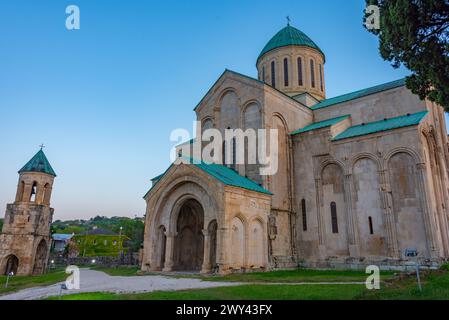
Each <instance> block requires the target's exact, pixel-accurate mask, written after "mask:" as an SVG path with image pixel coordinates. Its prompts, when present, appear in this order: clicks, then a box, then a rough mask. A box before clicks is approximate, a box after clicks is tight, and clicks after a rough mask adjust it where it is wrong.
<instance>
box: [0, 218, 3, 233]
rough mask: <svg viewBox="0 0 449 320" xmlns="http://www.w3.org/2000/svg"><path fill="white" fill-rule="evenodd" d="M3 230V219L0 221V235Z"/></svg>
mask: <svg viewBox="0 0 449 320" xmlns="http://www.w3.org/2000/svg"><path fill="white" fill-rule="evenodd" d="M2 229H3V219H0V233H1V232H2Z"/></svg>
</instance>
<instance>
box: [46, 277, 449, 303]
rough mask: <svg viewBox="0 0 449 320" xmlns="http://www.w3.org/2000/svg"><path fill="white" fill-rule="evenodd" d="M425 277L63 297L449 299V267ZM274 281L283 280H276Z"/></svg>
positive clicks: (87, 298) (135, 298) (100, 298)
mask: <svg viewBox="0 0 449 320" xmlns="http://www.w3.org/2000/svg"><path fill="white" fill-rule="evenodd" d="M302 271H304V270H302ZM307 271H312V270H307ZM317 272H318V271H317ZM351 272H352V271H351ZM275 273H279V272H275ZM241 276H243V275H241ZM326 276H327V277H326V279H329V278H330V275H329V274H327V275H326ZM273 278H274V277H273ZM317 278H318V277H317ZM259 279H260V278H259ZM270 279H271V277H270ZM296 279H298V278H296ZM321 280H323V278H321ZM340 280H341V279H340ZM258 281H259V280H258ZM422 281H423V292H422V293H421V292H419V291H418V289H417V284H416V278H415V277H414V276H409V277H407V276H406V277H403V278H399V279H394V280H393V279H388V280H387V281H383V282H382V284H381V290H372V291H371V290H367V289H366V288H365V286H364V285H352V284H349V285H346V284H345V285H337V284H331V285H288V284H285V285H278V284H275V285H263V284H261V285H253V284H250V285H241V286H236V287H221V288H209V289H197V290H184V291H168V292H151V293H142V294H113V293H85V294H77V295H70V296H64V297H63V299H65V300H256V299H257V300H382V299H384V300H420V299H428V300H449V272H447V271H446V272H445V271H432V272H430V273H429V272H427V273H424V274H423V277H422ZM274 282H280V281H279V280H276V281H274ZM52 299H58V298H52Z"/></svg>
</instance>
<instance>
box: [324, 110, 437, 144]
mask: <svg viewBox="0 0 449 320" xmlns="http://www.w3.org/2000/svg"><path fill="white" fill-rule="evenodd" d="M427 113H428V111H422V112H418V113H414V114H408V115H406V116H400V117H395V118H390V119H385V120H381V121H376V122H370V123H366V124H360V125H357V126H352V127H349V128H348V129H346V131H344V132H342V133H340V134H339V135H338V136H336V137H335V138H334V139H332V140H333V141H338V140H342V139H347V138H353V137H359V136H364V135H367V134H372V133H376V132H382V131H387V130H393V129H399V128H404V127H408V126H415V125H418V124H419V123H420V122H421V120H422V119H424V117H425V116H426V115H427Z"/></svg>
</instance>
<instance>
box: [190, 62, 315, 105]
mask: <svg viewBox="0 0 449 320" xmlns="http://www.w3.org/2000/svg"><path fill="white" fill-rule="evenodd" d="M226 73H232V74H234V75H237V76H239V77H243V78H246V79H248V80H250V81H254V82H256V83H259V84H261V85H263V86H267V87H269V88H271V89H273V90H274V91H277V92H278V93H280V94H281V95H283V96H284V97H286V98H288V99H289V100H291V101H294V102H295V103H296V104H299V105H301V106H303V107H304V108H307V109H309V110H310V108H309V107H307V106H306V105H304V104H302V103H301V102H299V101H297V100H295V99H293V98H292V97H290V96H289V95H288V94H286V93H284V92H282V91H280V90H279V89H276V88H274V87H272V86H271V85H269V84H268V83H266V82H263V81H262V80H259V79H256V78H253V77H250V76H247V75H246V74H243V73H239V72H236V71H232V70H229V69H225V71H224V72H223V73H222V74H221V75H220V76H219V77H218V79H217V81H215V82H214V84H213V85H212V86H211V87H210V88H209V90H208V91H207V92H206V94H205V95H204V96H203V98H202V99H201V100H200V102H199V103H198V104H197V105H196V107H195V109H193V111H196V110H197V109H198V107H199V106H200V105H201V103H202V102H203V101H204V99H206V97H207V96H208V95H209V93H211V92H212V90H213V89H214V87H215V85H216V84H217V83H218V82H219V81H220V80H221V78H223V76H224V75H225V74H226Z"/></svg>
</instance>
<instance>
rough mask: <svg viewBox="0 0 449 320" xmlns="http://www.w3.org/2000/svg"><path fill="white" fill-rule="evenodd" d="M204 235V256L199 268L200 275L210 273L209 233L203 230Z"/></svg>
mask: <svg viewBox="0 0 449 320" xmlns="http://www.w3.org/2000/svg"><path fill="white" fill-rule="evenodd" d="M203 235H204V254H203V265H202V267H201V273H203V274H205V273H210V272H211V270H212V266H211V263H210V233H209V230H206V229H205V230H203Z"/></svg>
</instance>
